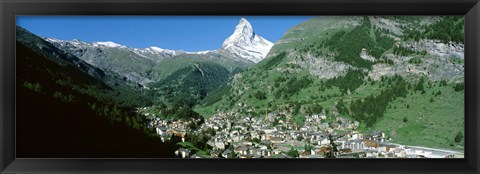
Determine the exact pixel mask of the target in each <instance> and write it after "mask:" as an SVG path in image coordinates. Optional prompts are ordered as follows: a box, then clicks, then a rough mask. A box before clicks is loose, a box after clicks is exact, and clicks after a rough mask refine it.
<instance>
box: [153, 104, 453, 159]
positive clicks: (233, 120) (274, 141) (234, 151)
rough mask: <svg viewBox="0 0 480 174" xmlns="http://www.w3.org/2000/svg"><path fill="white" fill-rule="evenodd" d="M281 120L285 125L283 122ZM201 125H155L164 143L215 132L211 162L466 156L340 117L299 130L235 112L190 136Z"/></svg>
mask: <svg viewBox="0 0 480 174" xmlns="http://www.w3.org/2000/svg"><path fill="white" fill-rule="evenodd" d="M281 117H283V118H284V119H282V120H278V118H281ZM195 121H198V120H190V121H182V120H177V121H164V120H161V119H158V118H156V119H154V120H152V122H150V125H151V126H154V127H156V130H157V133H158V134H159V135H160V136H161V137H162V140H163V141H165V139H167V140H168V138H169V137H171V136H172V135H173V136H178V137H181V138H182V141H185V139H184V136H185V134H186V133H187V132H190V131H192V132H196V133H202V131H203V132H204V131H205V130H208V129H213V130H215V134H214V135H212V136H211V138H210V139H209V140H208V141H207V144H208V145H209V146H211V149H210V151H209V153H210V156H209V157H210V158H291V157H298V158H331V157H335V158H455V157H459V155H461V154H458V153H455V152H449V151H442V150H438V149H430V148H423V149H422V148H411V147H407V146H403V145H398V144H392V143H389V141H390V138H388V137H386V136H385V134H384V133H383V132H380V131H374V132H370V133H368V134H363V133H360V132H358V131H356V130H355V128H356V127H358V125H359V123H358V122H357V121H351V120H350V119H348V118H345V117H340V116H338V117H336V118H335V119H330V120H329V119H327V116H325V115H323V114H315V115H307V116H305V123H304V124H303V125H297V124H295V123H293V121H292V118H291V116H289V114H287V113H269V114H268V115H266V116H262V117H252V116H249V115H242V114H239V113H236V112H229V113H219V114H216V115H214V116H212V117H210V118H208V119H205V121H204V123H203V124H202V125H201V126H200V128H198V129H197V130H190V128H189V126H188V125H189V124H191V122H195ZM292 151H293V152H294V153H292ZM175 153H176V155H177V156H180V157H182V158H201V156H199V155H196V154H193V153H192V152H191V151H190V150H189V149H185V148H181V149H178V150H177V151H176V152H175ZM292 154H295V155H294V156H292ZM296 154H298V155H296ZM203 157H204V156H203Z"/></svg>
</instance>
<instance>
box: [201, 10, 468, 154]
mask: <svg viewBox="0 0 480 174" xmlns="http://www.w3.org/2000/svg"><path fill="white" fill-rule="evenodd" d="M463 32H464V30H463V18H462V17H441V16H423V17H422V16H409V17H395V16H369V17H363V16H328V17H317V18H313V19H311V20H308V21H306V22H304V23H301V24H299V25H297V26H295V27H293V28H291V29H290V30H289V31H288V32H287V33H286V34H285V35H284V36H283V37H282V38H281V39H280V40H279V41H277V42H276V43H275V45H274V46H273V47H272V48H271V50H270V52H269V53H268V55H267V57H266V58H265V59H263V60H261V61H260V62H259V63H257V64H256V65H254V66H253V67H251V68H249V69H248V70H246V71H244V72H242V73H239V74H236V75H235V76H234V77H233V78H232V80H231V81H230V82H229V83H228V85H227V86H226V87H225V88H222V90H218V91H217V92H216V93H213V94H211V95H210V96H207V98H206V99H205V101H209V102H206V103H204V104H201V105H198V106H197V107H196V108H195V109H196V111H197V112H199V113H200V114H201V115H203V116H204V117H210V116H213V115H228V113H238V114H240V115H244V116H253V117H257V118H259V119H266V118H267V115H279V114H280V115H282V114H283V115H287V118H291V121H292V122H291V123H292V124H294V125H303V124H304V123H305V115H311V114H325V115H326V116H327V120H335V119H336V118H337V117H346V118H349V119H352V120H355V121H359V122H360V126H359V127H358V129H359V130H362V131H369V130H370V131H371V130H381V131H384V132H385V133H386V134H387V135H388V136H389V137H392V139H393V142H397V143H401V144H407V145H422V146H428V147H440V148H453V149H463V144H462V143H461V142H458V141H456V140H454V137H455V136H456V134H459V133H460V134H461V133H463V127H464V126H463V124H464V123H463V120H464V119H463V116H464V115H463V114H464V109H463V106H464V92H463V86H464V81H463V78H464V55H463V52H464V44H463V34H462V33H463ZM405 120H407V121H405ZM273 126H274V125H273Z"/></svg>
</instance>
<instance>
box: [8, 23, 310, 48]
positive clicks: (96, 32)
mask: <svg viewBox="0 0 480 174" xmlns="http://www.w3.org/2000/svg"><path fill="white" fill-rule="evenodd" d="M241 17H244V18H246V19H247V20H248V21H249V22H250V23H251V24H252V26H253V29H254V31H255V33H257V34H258V35H260V36H262V37H264V38H266V39H268V40H270V41H271V42H275V41H277V40H278V39H280V38H281V37H282V36H283V34H284V33H285V32H286V31H287V30H288V29H289V28H291V27H293V26H295V25H297V24H300V23H301V22H304V21H306V20H308V19H310V18H312V17H310V16H17V25H19V26H21V27H23V28H26V29H27V30H29V31H31V32H32V33H34V34H37V35H39V36H44V37H52V38H57V39H61V40H73V39H79V40H81V41H85V42H97V41H112V42H116V43H118V44H122V45H126V46H129V47H133V48H146V47H150V46H157V47H160V48H165V49H174V50H185V51H200V50H213V49H218V48H220V47H221V45H222V43H223V41H224V40H225V39H226V38H227V37H228V36H230V35H231V34H232V33H233V31H234V29H235V26H236V25H237V24H238V21H239V20H240V18H241Z"/></svg>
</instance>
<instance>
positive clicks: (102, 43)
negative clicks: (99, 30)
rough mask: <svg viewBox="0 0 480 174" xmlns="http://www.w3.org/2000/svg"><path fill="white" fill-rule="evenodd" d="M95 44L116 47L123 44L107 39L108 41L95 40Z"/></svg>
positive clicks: (96, 45)
mask: <svg viewBox="0 0 480 174" xmlns="http://www.w3.org/2000/svg"><path fill="white" fill-rule="evenodd" d="M93 46H95V47H98V46H105V47H110V48H115V47H122V46H123V45H120V44H117V43H115V42H111V41H107V42H94V43H93Z"/></svg>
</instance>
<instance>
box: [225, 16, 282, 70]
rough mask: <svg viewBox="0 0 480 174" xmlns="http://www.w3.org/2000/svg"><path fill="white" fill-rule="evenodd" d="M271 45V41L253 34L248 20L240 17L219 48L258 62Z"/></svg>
mask: <svg viewBox="0 0 480 174" xmlns="http://www.w3.org/2000/svg"><path fill="white" fill-rule="evenodd" d="M272 46H273V43H272V42H270V41H268V40H266V39H264V38H263V37H261V36H259V35H257V34H255V32H254V31H253V27H252V25H251V24H250V22H248V21H247V20H246V19H245V18H241V19H240V22H239V23H238V25H237V26H236V27H235V31H234V32H233V34H232V35H231V36H230V37H228V38H227V39H226V40H225V41H224V42H223V44H222V48H221V49H223V50H227V51H230V52H231V53H233V54H235V55H237V56H239V57H241V58H243V59H247V60H250V61H252V62H255V63H258V62H260V61H261V60H262V59H263V58H265V56H266V55H267V53H268V52H269V51H270V48H272Z"/></svg>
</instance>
